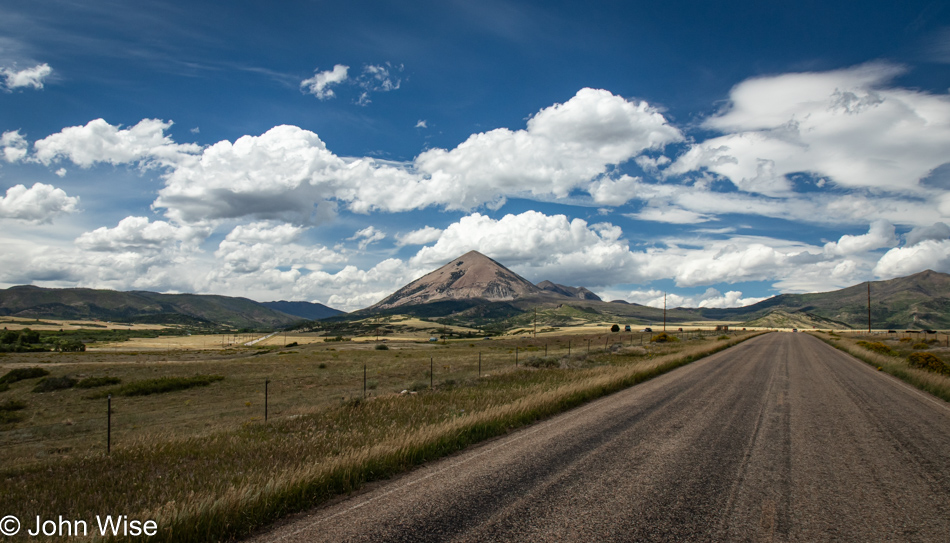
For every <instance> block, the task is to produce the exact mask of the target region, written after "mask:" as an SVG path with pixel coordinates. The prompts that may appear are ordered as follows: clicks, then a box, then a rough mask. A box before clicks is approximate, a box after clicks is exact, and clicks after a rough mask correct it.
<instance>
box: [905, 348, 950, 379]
mask: <svg viewBox="0 0 950 543" xmlns="http://www.w3.org/2000/svg"><path fill="white" fill-rule="evenodd" d="M907 363H908V364H910V365H911V366H913V367H915V368H920V369H922V370H927V371H932V372H935V373H943V374H950V367H947V365H946V364H944V363H943V360H940V359H939V358H937V357H936V356H935V355H934V354H932V353H910V356H908V357H907Z"/></svg>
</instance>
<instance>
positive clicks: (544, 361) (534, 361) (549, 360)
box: [524, 356, 561, 368]
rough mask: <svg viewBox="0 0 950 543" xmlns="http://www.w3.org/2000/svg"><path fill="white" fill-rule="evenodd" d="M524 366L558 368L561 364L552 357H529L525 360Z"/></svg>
mask: <svg viewBox="0 0 950 543" xmlns="http://www.w3.org/2000/svg"><path fill="white" fill-rule="evenodd" d="M524 365H525V366H528V367H530V368H559V367H561V362H560V360H559V359H557V358H554V357H553V356H548V357H544V356H531V357H528V358H526V359H525V361H524Z"/></svg>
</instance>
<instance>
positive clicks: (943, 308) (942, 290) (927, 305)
mask: <svg viewBox="0 0 950 543" xmlns="http://www.w3.org/2000/svg"><path fill="white" fill-rule="evenodd" d="M697 311H698V313H699V314H700V315H701V316H703V317H705V318H710V319H722V320H741V321H749V320H754V319H758V318H761V317H764V316H766V315H767V314H768V313H769V312H773V311H783V312H785V313H788V314H796V313H807V314H810V315H813V316H815V317H819V318H822V319H828V320H832V321H838V322H841V323H845V324H847V325H848V326H851V327H854V328H866V327H867V325H868V288H867V283H861V284H858V285H854V286H851V287H847V288H844V289H841V290H835V291H831V292H815V293H810V294H781V295H779V296H775V297H773V298H769V299H767V300H763V301H761V302H759V303H757V304H753V305H750V306H746V307H740V308H734V309H700V310H697ZM871 326H872V328H894V329H898V328H902V329H903V328H913V329H946V328H950V275H948V274H945V273H939V272H935V271H931V270H926V271H922V272H920V273H915V274H914V275H909V276H907V277H898V278H895V279H889V280H887V281H872V282H871Z"/></svg>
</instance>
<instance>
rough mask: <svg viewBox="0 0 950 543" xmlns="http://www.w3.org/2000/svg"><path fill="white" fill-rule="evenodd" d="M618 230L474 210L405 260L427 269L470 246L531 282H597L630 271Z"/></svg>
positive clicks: (563, 218)
mask: <svg viewBox="0 0 950 543" xmlns="http://www.w3.org/2000/svg"><path fill="white" fill-rule="evenodd" d="M621 235H622V232H621V230H620V228H618V227H616V226H614V225H612V224H608V223H598V224H593V225H591V224H588V223H587V221H585V220H583V219H573V220H569V219H568V218H567V217H566V216H565V215H545V214H543V213H540V212H537V211H526V212H524V213H521V214H518V215H512V214H509V215H505V216H504V217H502V218H501V219H497V220H496V219H492V218H491V217H487V216H485V215H482V214H480V213H473V214H471V215H468V216H466V217H463V218H461V219H460V220H459V221H458V222H456V223H453V224H451V225H450V226H449V227H448V228H446V229H445V230H444V231H443V232H442V235H441V236H440V237H439V240H438V241H437V242H436V243H435V244H433V245H432V246H428V247H423V248H422V249H420V250H419V252H418V253H416V255H415V256H413V257H412V258H411V259H409V264H410V265H411V266H412V267H413V268H417V269H429V268H432V267H436V266H441V265H442V264H445V263H446V262H448V261H450V260H452V259H454V258H456V257H458V256H459V255H461V254H464V253H466V252H468V251H470V250H473V249H474V250H477V251H479V252H481V253H483V254H485V255H488V256H489V257H491V258H494V259H496V260H498V261H499V262H503V263H505V265H506V266H509V267H511V268H512V269H513V270H515V271H516V272H518V273H520V274H522V275H524V276H526V277H529V278H533V279H535V280H536V281H540V280H542V279H550V280H553V281H556V282H560V283H567V284H583V285H584V286H599V285H606V284H610V283H611V282H612V281H616V280H618V279H620V278H621V277H626V276H628V275H629V273H630V271H629V270H627V271H625V269H624V268H625V265H627V264H628V263H630V262H631V254H630V251H629V249H628V246H627V243H626V242H624V241H623V240H621V239H620V237H621ZM580 281H583V283H580Z"/></svg>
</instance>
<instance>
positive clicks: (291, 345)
mask: <svg viewBox="0 0 950 543" xmlns="http://www.w3.org/2000/svg"><path fill="white" fill-rule="evenodd" d="M296 346H297V342H296V341H294V342H293V343H288V344H287V345H284V347H296Z"/></svg>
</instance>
